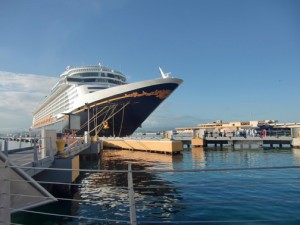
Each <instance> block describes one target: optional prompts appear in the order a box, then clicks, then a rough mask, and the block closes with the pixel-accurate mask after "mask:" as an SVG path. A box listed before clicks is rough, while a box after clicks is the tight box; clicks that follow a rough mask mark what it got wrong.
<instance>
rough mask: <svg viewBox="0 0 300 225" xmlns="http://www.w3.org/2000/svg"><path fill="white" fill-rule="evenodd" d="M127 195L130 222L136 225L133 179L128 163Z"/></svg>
mask: <svg viewBox="0 0 300 225" xmlns="http://www.w3.org/2000/svg"><path fill="white" fill-rule="evenodd" d="M128 195H129V209H130V224H131V225H136V224H137V221H136V208H135V200H134V190H133V180H132V170H131V164H130V163H129V164H128Z"/></svg>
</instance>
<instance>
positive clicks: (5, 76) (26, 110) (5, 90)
mask: <svg viewBox="0 0 300 225" xmlns="http://www.w3.org/2000/svg"><path fill="white" fill-rule="evenodd" d="M0 79H1V83H0V129H3V128H29V126H30V125H31V122H32V112H33V110H34V108H35V107H36V106H37V105H38V103H39V102H40V101H41V100H42V99H43V97H44V96H46V95H47V94H48V93H49V92H50V89H51V87H52V86H53V85H54V84H55V82H56V81H57V80H58V78H54V77H47V76H40V75H33V74H16V73H11V72H3V71H0Z"/></svg>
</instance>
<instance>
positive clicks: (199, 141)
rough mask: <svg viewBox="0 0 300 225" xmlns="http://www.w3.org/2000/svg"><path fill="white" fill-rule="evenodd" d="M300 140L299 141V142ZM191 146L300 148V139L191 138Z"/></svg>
mask: <svg viewBox="0 0 300 225" xmlns="http://www.w3.org/2000/svg"><path fill="white" fill-rule="evenodd" d="M298 139H299V140H298ZM185 141H186V140H185ZM191 144H192V146H195V147H206V146H207V145H209V144H211V145H214V146H215V147H217V146H220V147H223V145H229V146H232V147H236V146H240V147H241V148H243V147H246V146H247V147H249V148H251V147H252V145H255V146H263V145H269V146H270V147H274V145H278V146H281V147H282V145H284V144H286V145H291V146H300V138H292V137H284V136H282V137H205V138H198V137H196V138H191Z"/></svg>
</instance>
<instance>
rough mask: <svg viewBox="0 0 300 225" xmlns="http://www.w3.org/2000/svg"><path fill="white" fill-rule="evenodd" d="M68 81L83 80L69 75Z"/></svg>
mask: <svg viewBox="0 0 300 225" xmlns="http://www.w3.org/2000/svg"><path fill="white" fill-rule="evenodd" d="M67 81H74V82H82V79H79V78H73V77H68V78H67Z"/></svg>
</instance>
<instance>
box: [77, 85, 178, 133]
mask: <svg viewBox="0 0 300 225" xmlns="http://www.w3.org/2000/svg"><path fill="white" fill-rule="evenodd" d="M177 87H178V84H177V83H164V84H158V85H153V86H149V87H144V88H141V89H136V90H134V91H129V92H127V93H122V94H120V95H115V96H110V98H107V99H101V100H100V101H98V102H93V103H92V104H90V105H89V106H88V107H89V110H88V109H87V107H85V108H84V107H82V108H79V109H78V110H77V111H74V112H73V114H74V115H79V116H80V122H81V130H79V131H77V132H76V133H77V134H78V135H82V134H83V133H84V131H87V130H88V123H87V121H88V117H89V118H90V122H89V130H90V135H98V136H106V137H108V136H118V137H124V136H128V135H131V134H132V133H133V132H134V131H135V130H136V129H137V128H138V127H140V126H141V125H142V123H143V122H144V121H145V120H146V119H147V117H148V116H149V115H150V114H151V113H152V112H153V111H154V110H155V109H156V108H157V107H158V106H159V105H160V104H161V103H162V102H163V101H164V100H165V99H166V98H167V97H168V96H169V95H170V94H171V93H172V92H173V91H174V90H175V89H176V88H177ZM88 111H89V112H88Z"/></svg>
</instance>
